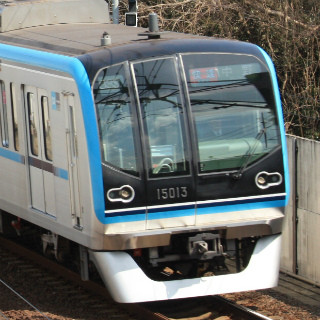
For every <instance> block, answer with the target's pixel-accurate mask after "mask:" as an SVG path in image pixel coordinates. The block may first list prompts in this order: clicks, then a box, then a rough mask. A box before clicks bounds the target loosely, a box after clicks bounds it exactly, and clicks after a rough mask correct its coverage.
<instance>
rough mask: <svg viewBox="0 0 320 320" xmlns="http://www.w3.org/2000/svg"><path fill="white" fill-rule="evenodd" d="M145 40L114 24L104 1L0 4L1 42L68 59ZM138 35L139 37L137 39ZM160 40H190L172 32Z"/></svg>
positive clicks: (19, 0)
mask: <svg viewBox="0 0 320 320" xmlns="http://www.w3.org/2000/svg"><path fill="white" fill-rule="evenodd" d="M104 34H108V38H109V39H111V45H110V46H116V45H119V44H120V43H129V42H139V41H141V40H145V39H148V34H150V33H148V32H147V29H144V28H137V27H129V26H124V25H121V24H113V23H112V22H111V21H110V18H109V7H108V4H107V2H106V1H105V0H91V1H88V0H7V1H1V2H0V42H1V43H5V44H12V45H17V46H20V47H23V48H30V49H36V50H42V51H47V52H52V53H58V54H63V55H68V56H79V55H82V54H85V53H88V52H92V51H96V50H99V49H101V47H102V45H101V39H102V38H103V37H104V36H103V35H104ZM139 34H140V35H139ZM161 36H162V38H165V39H175V38H182V37H183V38H190V37H192V36H191V35H183V34H178V33H174V32H168V33H162V34H161Z"/></svg>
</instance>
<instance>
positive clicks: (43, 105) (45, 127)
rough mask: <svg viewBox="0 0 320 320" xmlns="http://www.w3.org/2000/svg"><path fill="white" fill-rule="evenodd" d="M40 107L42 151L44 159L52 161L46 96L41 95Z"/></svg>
mask: <svg viewBox="0 0 320 320" xmlns="http://www.w3.org/2000/svg"><path fill="white" fill-rule="evenodd" d="M41 109H42V126H43V128H42V130H43V137H44V153H45V156H46V159H47V160H49V161H52V144H51V126H50V116H49V103H48V97H45V96H43V97H41Z"/></svg>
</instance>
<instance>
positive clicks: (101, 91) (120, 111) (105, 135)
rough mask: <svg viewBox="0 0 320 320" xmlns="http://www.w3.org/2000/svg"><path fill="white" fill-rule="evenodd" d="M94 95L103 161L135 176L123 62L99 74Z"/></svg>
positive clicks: (129, 112)
mask: <svg viewBox="0 0 320 320" xmlns="http://www.w3.org/2000/svg"><path fill="white" fill-rule="evenodd" d="M94 97H95V103H96V106H97V113H98V124H99V131H100V139H101V147H102V156H103V161H104V162H108V163H110V164H112V165H114V166H116V167H118V168H120V169H121V170H122V171H124V172H126V173H129V174H133V175H135V176H138V170H137V156H136V149H135V143H134V141H135V139H134V129H133V128H134V120H133V115H132V106H131V103H130V97H129V89H128V84H127V81H126V78H125V71H124V67H123V65H117V66H113V67H110V68H106V69H104V70H102V71H101V72H100V73H99V75H98V77H97V80H96V81H95V83H94Z"/></svg>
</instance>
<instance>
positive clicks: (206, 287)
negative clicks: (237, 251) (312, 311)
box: [90, 235, 281, 303]
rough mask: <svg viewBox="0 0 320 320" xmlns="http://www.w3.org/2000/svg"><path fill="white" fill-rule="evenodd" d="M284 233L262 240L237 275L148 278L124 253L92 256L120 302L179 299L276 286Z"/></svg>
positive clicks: (94, 253) (112, 293) (106, 253)
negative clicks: (174, 278)
mask: <svg viewBox="0 0 320 320" xmlns="http://www.w3.org/2000/svg"><path fill="white" fill-rule="evenodd" d="M280 247H281V235H272V236H267V237H264V238H261V239H259V241H258V242H257V244H256V246H255V249H254V252H253V254H252V257H251V259H250V262H249V264H248V266H247V267H246V269H244V270H243V271H241V272H239V273H236V274H229V275H221V276H211V277H202V278H194V279H184V280H172V281H162V282H161V281H154V280H151V279H150V278H148V277H147V276H146V275H145V274H144V272H143V271H142V270H141V269H140V267H139V266H138V265H137V264H136V263H135V261H134V260H133V259H132V258H131V257H130V255H128V254H127V253H125V252H94V251H90V257H91V259H92V260H93V261H94V263H95V265H96V267H97V268H98V270H99V273H100V275H101V277H102V279H103V281H104V283H105V285H106V287H107V288H108V290H109V291H110V293H111V295H112V297H113V299H114V300H116V301H117V302H123V303H132V302H143V301H155V300H167V299H180V298H187V297H194V296H207V295H215V294H223V293H230V292H239V291H247V290H257V289H265V288H271V287H274V286H276V285H277V283H278V275H279V265H280Z"/></svg>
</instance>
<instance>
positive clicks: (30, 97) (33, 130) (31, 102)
mask: <svg viewBox="0 0 320 320" xmlns="http://www.w3.org/2000/svg"><path fill="white" fill-rule="evenodd" d="M35 98H36V97H35V95H34V94H33V93H32V92H28V93H27V104H28V117H29V135H30V149H31V153H32V154H33V155H34V156H38V155H39V144H38V130H37V125H36V114H35V112H36V111H35V108H36V100H35Z"/></svg>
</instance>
